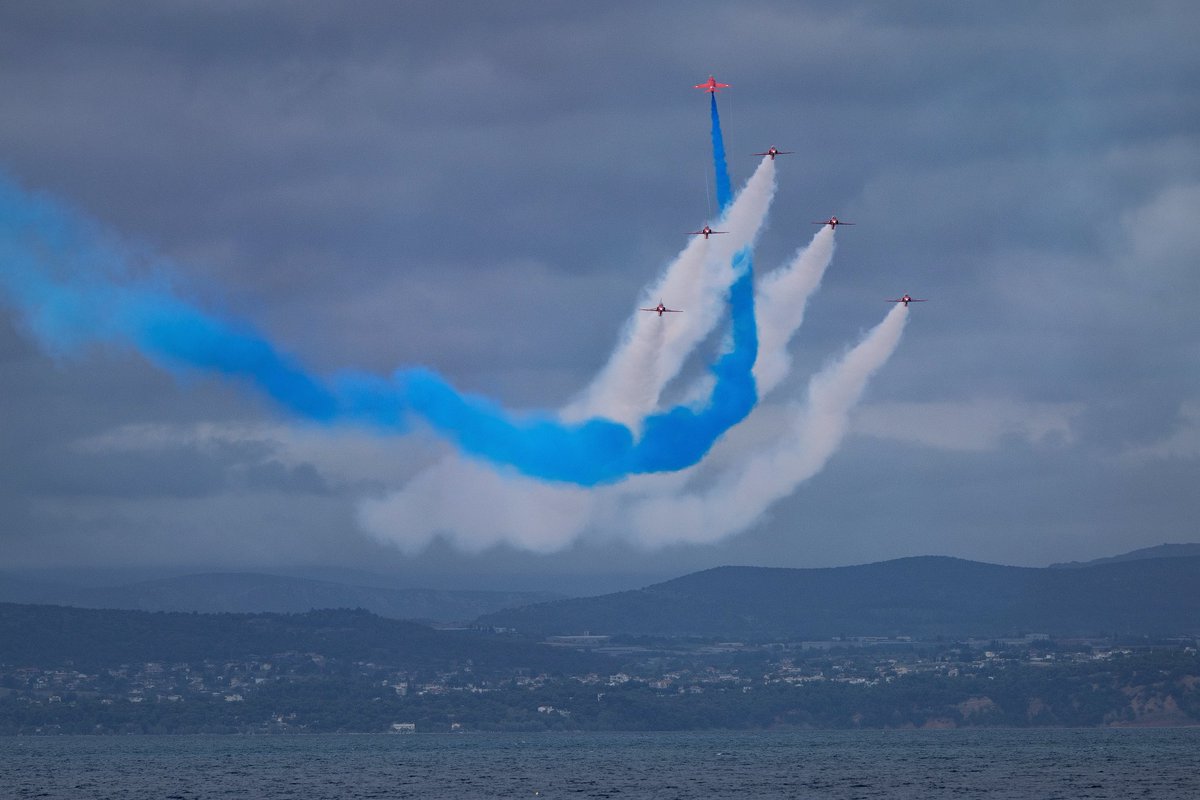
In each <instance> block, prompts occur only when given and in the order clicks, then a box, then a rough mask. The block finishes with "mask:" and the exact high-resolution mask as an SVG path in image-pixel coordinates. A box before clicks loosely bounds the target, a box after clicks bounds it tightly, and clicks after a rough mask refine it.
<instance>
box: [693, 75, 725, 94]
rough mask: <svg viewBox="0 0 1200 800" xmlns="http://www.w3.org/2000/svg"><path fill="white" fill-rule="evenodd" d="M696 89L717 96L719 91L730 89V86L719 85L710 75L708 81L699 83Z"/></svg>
mask: <svg viewBox="0 0 1200 800" xmlns="http://www.w3.org/2000/svg"><path fill="white" fill-rule="evenodd" d="M695 88H697V89H703V90H704V91H706V92H709V93H710V94H716V93H717V91H719V90H721V89H728V88H729V84H728V83H717V79H716V78H714V77H713V76H712V75H709V76H708V80H707V81H705V82H704V83H697V84H696V86H695Z"/></svg>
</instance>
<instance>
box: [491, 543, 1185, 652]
mask: <svg viewBox="0 0 1200 800" xmlns="http://www.w3.org/2000/svg"><path fill="white" fill-rule="evenodd" d="M479 621H480V623H482V624H487V625H493V626H497V627H503V628H511V629H515V630H516V631H518V632H521V633H531V634H541V635H550V634H577V633H582V632H585V631H590V632H591V633H593V634H626V635H643V636H668V637H673V636H697V637H718V638H735V639H743V638H745V639H753V640H764V639H766V640H771V639H786V640H795V639H825V638H831V637H839V636H914V637H918V638H934V637H938V636H945V637H1003V636H1012V635H1020V634H1026V633H1034V632H1036V633H1048V634H1052V635H1056V636H1072V635H1099V634H1121V635H1138V636H1142V635H1178V634H1195V633H1197V632H1200V556H1183V557H1177V558H1158V559H1135V560H1131V561H1122V562H1115V563H1110V564H1100V565H1096V566H1091V567H1081V568H1079V569H1051V568H1030V567H1006V566H998V565H994V564H983V563H979V562H973V561H965V560H962V559H956V558H947V557H940V556H925V557H917V558H903V559H898V560H895V561H885V562H881V563H876V564H865V565H861V566H853V567H837V568H832V569H782V568H770V567H719V568H716V569H710V570H705V571H703V572H697V573H694V574H692V575H686V576H684V577H681V578H677V579H675V580H671V581H666V582H664V583H659V584H655V585H653V586H649V587H646V588H645V589H640V590H637V591H631V592H619V593H616V594H610V595H602V596H600V597H587V598H575V599H568V600H559V601H555V602H551V603H542V604H539V605H535V606H528V607H525V608H517V609H510V610H507V611H501V612H497V613H494V614H489V615H486V616H484V617H482V618H481V619H480V620H479Z"/></svg>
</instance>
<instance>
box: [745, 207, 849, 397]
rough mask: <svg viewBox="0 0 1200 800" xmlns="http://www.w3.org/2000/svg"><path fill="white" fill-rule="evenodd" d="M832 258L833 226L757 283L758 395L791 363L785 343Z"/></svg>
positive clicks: (755, 302)
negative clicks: (788, 261)
mask: <svg viewBox="0 0 1200 800" xmlns="http://www.w3.org/2000/svg"><path fill="white" fill-rule="evenodd" d="M832 260H833V228H832V227H830V226H828V225H826V226H825V227H823V228H821V230H819V231H817V235H816V236H814V237H813V239H812V241H811V242H809V244H808V246H807V247H803V248H801V249H800V250H798V251H797V252H796V255H795V256H794V257H793V258H792V261H791V262H790V263H789V264H787V265H785V266H783V267H780V268H779V269H777V270H775V271H773V272H770V273H768V274H767V275H765V276H764V277H763V279H762V280H761V281H759V283H758V287H757V290H756V292H755V299H754V313H755V317H756V319H757V321H758V360H757V361H755V362H754V380H755V381H756V382H757V384H758V396H759V397H762V396H763V395H766V394H767V393H768V392H770V391H771V390H772V389H774V388H775V387H776V386H778V385H779V382H780V381H782V380H783V379H784V377H785V376H786V375H787V374H788V372H789V370H790V369H791V366H792V360H791V358H790V357H789V356H788V352H787V345H788V342H789V341H791V338H792V336H794V335H795V334H796V331H797V330H799V328H800V324H801V323H802V322H804V308H805V305H806V304H807V303H808V298H809V297H810V296H811V295H812V293H813V292H814V291H816V289H817V287H818V286H820V285H821V278H822V277H823V276H824V275H825V270H826V269H827V268H828V267H829V263H830V262H831V261H832Z"/></svg>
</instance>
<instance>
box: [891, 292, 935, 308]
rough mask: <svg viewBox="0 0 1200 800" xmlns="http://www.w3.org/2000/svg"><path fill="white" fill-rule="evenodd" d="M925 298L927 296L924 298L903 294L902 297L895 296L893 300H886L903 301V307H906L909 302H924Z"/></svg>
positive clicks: (892, 301)
mask: <svg viewBox="0 0 1200 800" xmlns="http://www.w3.org/2000/svg"><path fill="white" fill-rule="evenodd" d="M926 299H927V298H924V297H920V298H918V297H912V296H910V295H907V294H906V295H904V297H897V298H896V299H895V300H888V302H889V303H904V307H905V308H908V304H909V303H924V302H925V300H926Z"/></svg>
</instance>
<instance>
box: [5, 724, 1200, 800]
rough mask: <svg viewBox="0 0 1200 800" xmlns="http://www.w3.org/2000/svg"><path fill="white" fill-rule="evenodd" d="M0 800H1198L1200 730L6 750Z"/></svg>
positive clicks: (19, 745)
mask: <svg viewBox="0 0 1200 800" xmlns="http://www.w3.org/2000/svg"><path fill="white" fill-rule="evenodd" d="M0 797H3V798H10V797H11V798H51V799H53V800H58V799H59V798H63V799H66V798H71V800H76V799H78V800H83V799H84V798H105V799H106V800H107V799H108V798H113V799H114V800H115V799H116V798H121V799H122V800H126V799H127V800H210V798H211V799H212V800H215V799H216V798H264V800H273V799H274V798H304V799H305V800H309V799H311V800H324V799H325V798H329V799H330V800H332V799H333V798H337V800H357V799H358V798H402V797H431V798H438V797H454V798H491V797H504V798H533V797H537V798H593V797H613V798H623V799H625V798H726V797H728V798H733V797H737V798H822V800H824V799H825V798H943V797H944V798H949V797H955V798H961V797H986V798H1189V799H1192V798H1200V728H1173V729H1149V730H1147V729H1138V730H1111V729H1100V730H1053V731H1046V730H1036V731H1029V730H1019V731H1018V730H970V731H964V730H950V731H853V732H850V731H837V732H829V731H812V732H769V733H727V732H724V733H711V732H706V733H655V734H634V733H624V734H620V733H592V734H532V735H521V734H467V735H449V736H438V735H421V734H416V735H395V736H389V735H378V736H369V735H368V736H336V735H329V736H124V737H116V736H111V737H101V736H94V737H89V736H54V737H7V738H0Z"/></svg>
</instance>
